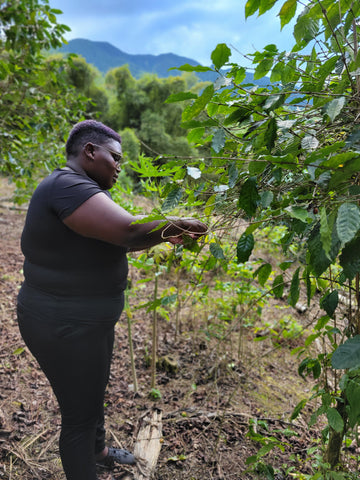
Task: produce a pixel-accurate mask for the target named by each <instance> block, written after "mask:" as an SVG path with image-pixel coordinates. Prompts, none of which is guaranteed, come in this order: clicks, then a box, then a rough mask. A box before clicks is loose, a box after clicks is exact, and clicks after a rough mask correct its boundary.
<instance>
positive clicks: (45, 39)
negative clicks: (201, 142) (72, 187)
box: [0, 0, 204, 200]
mask: <svg viewBox="0 0 360 480" xmlns="http://www.w3.org/2000/svg"><path fill="white" fill-rule="evenodd" d="M59 13H60V11H59V10H56V9H52V8H51V7H50V6H49V4H48V0H43V1H40V0H32V1H29V0H16V1H14V2H3V3H2V4H1V6H0V87H1V92H2V95H1V97H0V172H3V173H5V174H6V175H8V176H10V178H12V179H14V180H15V181H16V183H17V186H18V194H19V195H18V200H21V199H22V198H23V199H25V198H26V196H23V194H24V192H26V191H28V192H29V193H30V192H31V190H32V189H33V187H34V185H35V183H34V182H36V181H37V178H39V176H41V175H44V174H45V173H46V172H47V171H49V170H51V169H52V168H53V167H54V166H55V165H58V164H59V163H60V164H61V162H63V161H64V149H63V145H64V141H65V138H66V135H67V133H68V131H69V128H70V127H71V125H72V124H74V123H76V122H77V121H79V120H81V119H85V118H95V119H98V120H100V121H102V122H104V123H106V124H108V125H109V126H111V127H112V128H114V129H115V130H117V131H119V132H120V133H121V135H122V137H123V150H124V152H125V153H126V155H127V156H128V158H129V159H131V160H132V161H136V160H137V158H138V157H139V155H140V153H145V154H146V155H147V156H152V157H157V156H158V154H165V153H166V154H177V155H183V156H184V155H191V154H194V151H193V148H192V147H191V146H190V144H189V142H188V141H187V138H186V133H187V132H186V130H185V129H183V128H181V115H182V111H183V110H184V108H185V107H186V103H185V104H184V105H182V104H179V103H169V104H166V103H164V102H165V100H166V99H167V98H168V97H169V95H172V94H175V93H177V92H182V91H184V90H192V91H194V93H198V92H199V91H201V89H203V88H204V83H202V82H199V80H198V78H197V77H196V75H195V74H194V73H189V72H183V73H182V75H181V76H178V77H169V78H158V77H157V76H156V75H154V74H145V75H144V76H143V77H141V78H140V79H135V78H134V77H133V76H132V75H131V73H130V71H129V68H128V67H127V66H120V67H118V68H114V69H112V70H110V71H109V72H107V74H106V75H105V76H104V75H103V74H101V73H100V71H99V70H98V69H97V68H96V67H94V66H93V65H90V64H88V63H87V62H86V61H85V59H84V58H82V57H77V56H75V55H71V54H70V55H63V54H53V53H52V52H53V51H54V49H56V48H59V47H60V46H61V45H62V44H63V42H64V41H65V40H64V38H63V35H64V34H65V32H66V31H68V30H69V28H68V27H67V26H66V25H62V24H59V23H57V19H56V15H57V14H59Z"/></svg>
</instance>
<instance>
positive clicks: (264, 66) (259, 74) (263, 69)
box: [254, 58, 274, 80]
mask: <svg viewBox="0 0 360 480" xmlns="http://www.w3.org/2000/svg"><path fill="white" fill-rule="evenodd" d="M273 63H274V59H273V58H264V60H262V61H261V62H260V63H259V64H258V65H257V67H256V68H255V72H254V80H259V79H260V78H263V77H265V75H266V74H267V73H268V72H269V71H270V70H271V67H272V66H273Z"/></svg>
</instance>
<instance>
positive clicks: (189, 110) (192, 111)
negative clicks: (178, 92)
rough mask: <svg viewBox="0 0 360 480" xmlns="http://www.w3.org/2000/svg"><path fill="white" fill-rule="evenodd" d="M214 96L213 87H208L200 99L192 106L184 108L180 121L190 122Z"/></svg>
mask: <svg viewBox="0 0 360 480" xmlns="http://www.w3.org/2000/svg"><path fill="white" fill-rule="evenodd" d="M213 94H214V86H213V85H212V84H211V85H208V86H207V87H206V88H205V90H204V91H203V93H202V94H201V96H200V97H198V98H197V99H196V100H195V101H194V103H193V104H192V105H189V106H188V107H186V108H185V110H184V111H183V114H182V119H183V121H184V122H186V121H188V120H191V119H192V118H193V117H196V116H197V115H199V114H200V113H201V112H202V111H203V110H204V108H205V106H206V105H207V103H208V102H209V101H210V100H211V98H212V96H213Z"/></svg>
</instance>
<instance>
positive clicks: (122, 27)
mask: <svg viewBox="0 0 360 480" xmlns="http://www.w3.org/2000/svg"><path fill="white" fill-rule="evenodd" d="M49 3H50V5H51V7H52V8H56V9H59V10H62V12H63V14H62V15H58V17H57V18H58V22H60V23H64V24H66V25H68V26H69V27H70V28H71V32H70V33H68V34H67V35H66V37H65V38H66V39H67V40H71V39H72V38H86V39H89V40H95V41H105V42H109V43H111V44H112V45H114V46H115V47H117V48H119V49H120V50H122V51H124V52H126V53H130V54H153V55H159V54H161V53H169V52H171V53H175V54H177V55H181V56H184V57H188V58H191V59H194V60H197V61H198V62H199V63H201V64H202V65H211V59H210V55H211V52H212V50H213V49H214V48H215V47H216V45H217V44H218V43H226V44H227V45H228V46H229V47H230V48H231V50H232V52H233V56H232V58H231V60H232V61H234V62H236V63H239V64H242V65H244V66H248V65H249V62H247V61H246V60H245V59H244V58H243V56H242V54H248V53H253V52H254V51H256V50H261V49H262V48H263V47H264V46H265V45H268V44H269V43H275V44H276V45H277V46H278V47H279V48H280V49H281V50H289V49H290V48H291V46H292V45H293V40H292V28H291V27H290V26H289V25H288V26H285V27H284V29H283V30H282V31H281V30H280V21H279V17H278V16H277V14H278V11H279V9H280V8H281V5H282V3H283V2H280V4H276V5H275V7H274V8H273V9H272V10H270V11H269V12H267V13H266V14H265V15H262V16H261V17H257V16H253V17H250V18H248V19H247V20H245V14H244V6H245V0H101V1H99V0H96V1H95V0H49Z"/></svg>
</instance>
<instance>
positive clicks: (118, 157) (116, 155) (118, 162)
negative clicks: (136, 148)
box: [93, 143, 122, 167]
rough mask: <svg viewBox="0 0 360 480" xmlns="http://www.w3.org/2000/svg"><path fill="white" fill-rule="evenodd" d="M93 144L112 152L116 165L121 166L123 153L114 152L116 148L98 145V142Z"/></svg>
mask: <svg viewBox="0 0 360 480" xmlns="http://www.w3.org/2000/svg"><path fill="white" fill-rule="evenodd" d="M93 145H94V147H98V148H103V149H104V150H107V151H108V152H109V153H111V156H112V157H113V160H114V162H115V164H116V166H117V167H120V165H121V160H122V155H121V153H119V152H114V150H110V148H107V147H104V145H96V143H93Z"/></svg>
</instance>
